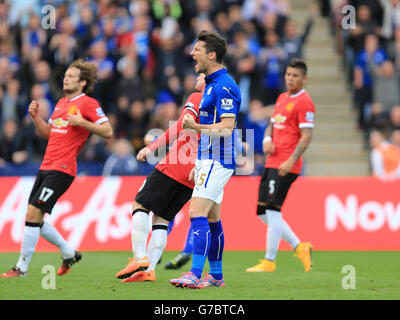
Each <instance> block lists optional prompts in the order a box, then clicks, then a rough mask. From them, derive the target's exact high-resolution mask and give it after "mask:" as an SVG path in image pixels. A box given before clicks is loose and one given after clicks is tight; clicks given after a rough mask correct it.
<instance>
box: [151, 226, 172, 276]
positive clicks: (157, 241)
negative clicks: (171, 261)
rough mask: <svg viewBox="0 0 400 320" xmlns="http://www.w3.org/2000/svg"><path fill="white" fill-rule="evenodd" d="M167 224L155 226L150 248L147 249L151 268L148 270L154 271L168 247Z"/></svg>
mask: <svg viewBox="0 0 400 320" xmlns="http://www.w3.org/2000/svg"><path fill="white" fill-rule="evenodd" d="M167 232H168V225H167V224H156V225H153V232H152V233H151V237H150V241H149V246H148V248H147V256H148V257H149V261H150V266H149V268H148V269H147V270H149V271H150V270H154V269H155V268H156V265H157V263H158V261H160V258H161V255H162V253H163V251H164V248H165V246H166V245H167Z"/></svg>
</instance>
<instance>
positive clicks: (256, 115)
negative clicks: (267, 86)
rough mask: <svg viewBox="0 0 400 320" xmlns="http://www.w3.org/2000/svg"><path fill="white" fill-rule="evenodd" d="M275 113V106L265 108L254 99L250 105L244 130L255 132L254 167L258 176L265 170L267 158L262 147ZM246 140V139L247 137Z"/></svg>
mask: <svg viewBox="0 0 400 320" xmlns="http://www.w3.org/2000/svg"><path fill="white" fill-rule="evenodd" d="M273 112H274V107H273V106H270V107H264V105H263V104H262V102H261V101H260V100H257V99H254V100H252V101H251V103H250V106H249V112H248V113H247V116H246V118H245V121H244V127H243V129H244V130H252V132H254V150H253V151H254V165H255V170H256V172H257V174H261V173H262V171H263V170H264V164H265V157H264V152H263V146H262V145H263V139H264V132H265V130H266V128H267V127H268V123H269V119H270V118H271V116H272V114H273ZM244 138H246V136H245V135H244ZM250 145H251V144H250Z"/></svg>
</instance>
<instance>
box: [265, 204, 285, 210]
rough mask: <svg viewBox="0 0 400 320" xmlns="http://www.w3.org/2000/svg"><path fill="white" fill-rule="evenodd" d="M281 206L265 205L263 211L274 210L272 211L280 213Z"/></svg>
mask: <svg viewBox="0 0 400 320" xmlns="http://www.w3.org/2000/svg"><path fill="white" fill-rule="evenodd" d="M281 207H282V206H281V205H279V204H275V203H267V204H266V206H265V210H274V211H281Z"/></svg>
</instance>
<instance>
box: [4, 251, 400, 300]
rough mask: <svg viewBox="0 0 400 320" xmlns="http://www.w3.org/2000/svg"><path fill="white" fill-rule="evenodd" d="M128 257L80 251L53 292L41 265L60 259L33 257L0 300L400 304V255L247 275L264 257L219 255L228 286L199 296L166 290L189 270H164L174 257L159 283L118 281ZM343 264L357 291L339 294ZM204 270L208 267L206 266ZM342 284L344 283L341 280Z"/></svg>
mask: <svg viewBox="0 0 400 320" xmlns="http://www.w3.org/2000/svg"><path fill="white" fill-rule="evenodd" d="M129 254H130V253H129V252H83V258H82V260H81V261H80V262H79V263H77V264H76V265H74V266H73V267H72V270H71V271H70V273H69V274H67V275H65V276H62V277H59V276H56V282H55V285H56V288H55V289H44V288H43V287H42V281H43V278H44V277H45V276H46V275H47V273H42V268H43V266H45V265H51V266H54V267H55V269H56V270H57V269H58V267H59V265H60V263H61V257H60V254H58V253H35V254H34V255H33V258H32V260H31V264H30V269H29V277H28V278H11V279H2V278H0V300H9V299H12V300H14V299H17V300H18V299H24V300H25V299H34V300H36V299H43V300H57V299H63V300H68V299H73V300H81V299H84V300H92V299H95V300H97V299H105V300H114V299H116V300H124V299H129V300H137V299H138V300H197V299H200V300H201V299H205V300H270V299H271V300H272V299H280V300H293V299H294V300H319V299H328V300H331V299H333V300H337V299H341V300H352V299H361V300H364V299H373V300H374V299H384V300H399V299H400V290H399V288H400V272H399V270H400V252H375V251H374V252H332V251H329V252H328V251H314V252H313V261H314V265H313V270H312V271H311V272H308V273H306V272H304V270H303V266H302V264H301V263H300V262H299V261H297V260H296V259H295V258H293V252H289V251H282V252H279V253H278V258H277V271H276V272H274V273H246V272H245V271H244V270H245V269H246V268H247V267H250V266H252V265H254V264H256V263H257V262H258V259H259V258H262V257H263V255H264V253H263V252H255V251H249V252H233V251H227V252H225V253H224V260H223V263H224V264H223V267H224V278H225V284H226V286H225V287H224V288H214V287H213V288H204V289H202V290H191V289H180V288H175V287H173V286H172V285H170V284H169V279H172V278H175V277H177V276H179V275H180V274H181V272H186V271H188V270H189V268H190V263H188V264H187V265H185V266H184V267H183V268H182V269H181V270H165V269H164V264H165V263H166V262H167V261H168V260H169V259H171V258H172V257H174V256H175V255H176V254H177V252H173V251H168V252H165V253H164V255H163V258H162V262H161V264H159V265H158V266H157V269H156V272H157V281H156V282H152V283H150V282H145V283H132V282H131V283H120V281H119V280H118V279H116V278H115V274H116V273H117V272H118V271H119V270H120V269H122V268H123V267H124V266H125V265H126V263H127V262H128V257H129ZM18 255H19V254H18V253H0V268H1V269H0V272H4V271H7V270H8V269H9V268H10V267H12V266H13V265H14V264H15V262H16V261H17V259H18ZM346 265H351V266H353V267H354V268H355V285H356V287H355V289H347V290H346V289H344V288H343V287H342V281H343V278H344V277H346V276H348V275H349V273H342V269H343V267H344V266H346ZM206 270H207V267H206ZM345 282H346V281H345Z"/></svg>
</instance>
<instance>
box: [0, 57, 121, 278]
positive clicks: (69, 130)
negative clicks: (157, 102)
mask: <svg viewBox="0 0 400 320" xmlns="http://www.w3.org/2000/svg"><path fill="white" fill-rule="evenodd" d="M96 76H97V67H96V65H94V64H93V63H90V62H86V61H83V60H76V61H74V62H73V63H72V64H71V65H70V66H69V67H68V69H67V71H66V72H65V75H64V81H63V91H64V93H65V97H64V98H62V99H60V100H59V101H58V103H57V104H56V106H55V109H54V112H53V114H52V115H51V117H50V119H49V121H48V123H46V122H45V121H44V120H43V119H42V118H41V116H40V114H39V104H38V103H37V102H36V101H32V102H31V104H30V105H29V115H30V116H31V118H32V119H33V123H34V124H35V127H36V130H37V131H38V133H39V134H40V135H41V136H42V137H43V138H45V139H48V144H47V148H46V153H45V155H44V159H43V162H42V164H41V166H40V168H39V172H38V174H37V177H36V181H35V184H34V186H33V188H32V191H31V194H30V196H29V205H28V210H27V212H26V218H25V228H24V233H23V238H22V244H21V255H20V257H19V259H18V262H17V264H16V265H15V266H14V267H13V268H12V269H11V270H9V271H8V272H6V273H3V274H2V275H0V277H2V278H10V277H25V276H27V274H28V266H29V262H30V260H31V257H32V255H33V253H34V251H35V247H36V243H37V241H38V240H39V236H42V237H43V238H44V239H46V240H47V241H49V242H51V243H52V244H54V245H56V246H57V247H58V248H59V249H60V251H61V253H62V256H63V262H62V265H61V267H60V268H59V269H58V272H57V274H58V275H64V274H66V273H68V272H69V270H70V269H71V266H72V265H73V264H74V263H76V262H78V261H79V260H81V258H82V255H81V254H80V253H79V252H78V251H76V250H75V249H74V248H72V247H71V246H70V245H69V244H68V243H67V242H66V241H65V240H64V239H63V237H62V236H61V235H60V234H59V233H58V231H57V230H56V229H55V228H54V227H53V226H52V225H50V224H49V223H47V222H45V221H44V219H43V218H44V214H45V213H48V214H51V211H52V209H53V207H54V205H55V204H56V202H57V200H58V198H59V197H61V196H62V195H63V194H64V193H65V192H66V191H67V190H68V188H69V187H70V185H71V184H72V181H73V180H74V178H75V176H76V170H77V163H76V158H77V156H78V153H79V151H80V150H81V149H82V147H83V145H84V143H85V142H86V140H87V138H88V136H89V134H90V133H94V134H97V135H99V136H100V137H103V138H110V137H111V136H112V135H113V130H112V127H111V125H110V123H109V122H108V118H107V117H106V116H105V114H104V113H103V111H102V109H101V107H100V105H99V104H98V102H97V101H96V100H95V99H93V98H90V97H88V96H87V95H86V94H87V93H90V92H91V91H92V90H93V87H94V84H95V80H96Z"/></svg>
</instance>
